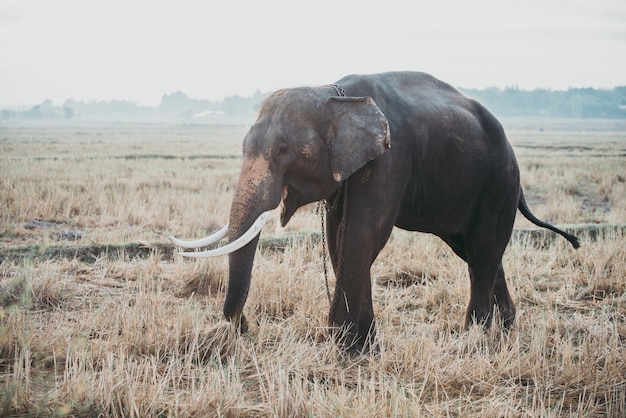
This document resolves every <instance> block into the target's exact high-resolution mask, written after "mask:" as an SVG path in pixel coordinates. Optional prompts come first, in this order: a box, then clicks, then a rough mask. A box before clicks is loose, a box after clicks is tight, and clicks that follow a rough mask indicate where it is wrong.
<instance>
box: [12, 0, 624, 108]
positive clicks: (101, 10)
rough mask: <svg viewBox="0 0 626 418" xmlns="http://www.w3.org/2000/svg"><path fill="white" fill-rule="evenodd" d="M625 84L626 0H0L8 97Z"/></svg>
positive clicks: (154, 100)
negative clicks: (357, 81) (355, 82)
mask: <svg viewBox="0 0 626 418" xmlns="http://www.w3.org/2000/svg"><path fill="white" fill-rule="evenodd" d="M407 69H410V70H419V71H426V72H429V73H431V74H433V75H435V76H436V77H439V78H441V79H443V80H444V81H447V82H449V83H450V84H452V85H454V86H457V87H467V88H473V87H477V88H483V87H487V86H496V87H508V86H513V85H517V86H519V87H520V88H523V89H535V88H538V87H541V88H551V89H567V88H568V87H608V88H610V87H614V86H616V85H625V84H626V1H624V0H593V1H592V0H563V1H561V0H526V1H523V2H521V1H509V0H433V1H428V0H420V1H408V0H404V1H397V0H377V1H369V0H348V1H342V0H332V1H326V0H317V1H306V2H299V1H295V0H291V1H282V0H263V1H258V0H257V1H237V0H221V1H212V0H197V1H192V0H176V1H167V2H165V1H157V0H121V1H119V0H107V1H92V0H55V1H47V0H0V104H5V105H6V104H20V103H22V104H37V103H41V102H42V101H43V100H44V99H46V98H50V99H52V100H53V101H54V102H55V103H56V104H61V103H62V102H63V101H64V100H65V99H67V98H73V99H76V100H86V101H91V100H94V99H99V100H112V99H120V100H132V101H135V102H137V103H139V104H146V105H156V104H158V103H159V101H160V99H161V96H162V95H163V94H164V93H172V92H175V91H179V90H180V91H183V92H184V93H186V94H187V95H189V96H191V97H194V98H203V99H211V100H220V99H222V98H223V97H224V96H226V95H233V94H239V95H244V96H247V95H251V94H253V93H254V91H255V90H256V89H260V90H261V91H263V92H266V91H272V90H275V89H278V88H282V87H291V86H296V85H319V84H326V83H330V82H333V81H336V80H337V79H339V78H340V77H342V76H343V75H345V74H350V73H372V72H380V71H389V70H407Z"/></svg>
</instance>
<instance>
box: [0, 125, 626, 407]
mask: <svg viewBox="0 0 626 418" xmlns="http://www.w3.org/2000/svg"><path fill="white" fill-rule="evenodd" d="M513 126H514V129H512V130H510V131H509V138H510V139H511V142H512V143H513V144H514V146H515V148H516V152H517V156H518V161H519V164H520V167H521V171H522V184H523V186H524V189H525V193H526V197H527V200H528V203H529V205H530V207H531V209H532V210H533V211H534V213H535V214H536V215H538V216H539V217H540V218H542V219H545V220H548V221H549V222H552V223H555V224H557V225H559V226H566V227H570V228H574V229H576V230H577V231H578V232H577V233H579V234H580V238H581V243H582V247H581V248H580V249H579V250H573V249H572V248H571V246H570V245H569V243H567V242H566V241H565V240H564V239H560V238H556V239H551V238H550V237H549V236H545V235H542V234H540V233H537V232H533V231H527V230H529V229H532V228H533V226H532V224H530V223H529V222H527V221H526V220H524V219H523V218H522V216H521V215H519V216H518V220H517V223H516V228H517V229H518V230H519V231H522V232H517V233H516V234H515V235H514V238H513V239H512V242H511V244H510V245H509V248H508V249H507V253H506V254H505V259H504V268H505V271H506V272H507V276H508V282H509V288H510V290H511V294H512V296H513V298H514V300H515V302H516V305H517V309H518V320H517V323H516V325H515V326H514V328H513V329H512V330H511V331H510V332H509V333H508V334H505V333H503V332H502V331H501V330H500V329H499V328H498V327H494V329H492V330H491V331H489V332H487V333H484V332H482V331H481V330H479V329H473V330H470V331H469V332H463V331H461V324H462V321H463V314H464V310H465V306H466V303H467V300H468V297H469V295H468V289H469V278H468V275H467V270H466V266H465V265H464V263H463V262H462V261H461V260H460V259H458V258H456V256H454V254H453V253H452V251H451V250H449V249H448V247H446V246H445V244H443V243H442V242H440V241H439V240H438V239H437V238H435V237H432V236H429V235H426V234H416V233H408V232H404V231H400V230H395V231H394V232H393V234H392V237H391V239H390V241H389V243H388V244H387V246H386V247H385V249H384V250H383V251H382V253H381V254H380V256H379V258H378V259H377V261H376V263H375V264H374V266H373V270H372V276H373V277H374V279H375V286H374V299H375V300H374V308H375V311H376V315H377V321H378V322H377V324H378V337H379V340H380V344H381V352H380V355H379V356H378V357H375V358H370V357H362V358H356V359H349V358H344V357H343V356H342V355H341V354H340V353H339V352H338V350H337V349H336V347H335V346H334V344H333V343H332V341H329V340H328V339H327V333H326V329H325V326H326V317H327V311H328V299H327V294H326V288H325V283H324V277H323V269H322V261H321V254H322V249H321V243H320V241H319V239H318V238H319V231H320V219H319V217H318V216H316V215H315V206H314V205H310V206H308V207H305V208H302V209H301V210H300V211H299V212H298V213H297V214H296V215H295V216H294V218H293V219H292V220H291V222H290V224H289V225H288V226H287V227H286V228H285V229H283V228H280V226H279V225H278V213H277V214H276V216H274V217H273V219H272V220H271V221H269V222H268V225H267V226H266V227H265V229H264V231H263V233H262V237H261V239H262V246H261V250H260V251H259V252H257V256H256V260H255V266H254V270H253V279H252V287H251V290H250V297H249V299H248V303H247V305H246V308H245V312H246V314H247V317H248V319H249V320H250V322H251V324H250V325H251V326H250V332H249V333H247V334H245V335H243V336H239V335H237V333H236V332H235V331H234V329H232V327H231V326H230V324H229V323H228V322H226V321H225V320H224V319H223V317H222V312H221V305H222V303H223V299H224V294H225V286H226V281H227V277H228V268H227V259H226V258H218V259H210V260H209V261H206V260H205V261H193V260H191V261H190V260H186V259H181V258H179V257H177V256H175V255H173V253H172V251H173V250H174V248H173V247H172V246H171V245H169V244H168V243H167V236H168V235H169V234H170V233H174V234H176V235H177V236H179V237H181V238H192V237H201V236H205V235H207V234H208V233H210V232H212V231H214V230H216V229H217V228H219V227H221V226H223V224H225V223H226V222H227V219H228V212H229V207H230V200H231V198H232V193H233V191H234V187H235V184H236V181H237V177H238V173H239V166H240V164H241V158H240V153H241V151H240V143H241V140H242V138H243V135H244V133H245V130H246V129H245V128H243V127H241V128H238V127H228V128H227V127H207V126H166V125H162V126H161V125H146V126H125V125H119V126H104V125H102V126H72V125H67V126H63V125H58V126H51V127H46V126H37V125H33V126H9V127H7V126H0V205H1V207H2V211H1V212H0V416H6V415H13V416H20V415H21V416H114V417H133V416H134V417H144V416H197V417H204V416H228V417H233V416H262V417H266V416H267V417H270V416H277V417H283V416H294V417H300V416H321V417H338V416H342V417H353V416H354V417H356V416H358V417H369V416H371V417H386V416H426V417H430V416H436V417H439V416H455V417H467V416H477V417H478V416H480V417H526V416H532V417H534V416H553V417H561V416H585V417H594V416H598V417H601V416H610V417H618V416H624V415H626V236H625V234H624V224H625V223H626V129H602V126H603V125H602V124H601V123H600V122H597V121H595V122H594V123H593V127H592V129H589V130H586V131H582V130H580V129H579V128H580V127H579V126H575V127H571V126H569V125H568V124H567V122H566V121H559V123H558V124H557V125H554V124H553V125H550V126H542V129H541V130H540V129H538V128H537V127H536V126H529V125H527V124H523V123H517V124H513ZM555 126H556V127H557V128H558V129H555ZM625 128H626V127H625ZM331 276H332V274H331ZM330 279H331V290H332V277H331V278H330Z"/></svg>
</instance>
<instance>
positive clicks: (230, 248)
mask: <svg viewBox="0 0 626 418" xmlns="http://www.w3.org/2000/svg"><path fill="white" fill-rule="evenodd" d="M269 213H270V211H267V212H263V213H262V214H261V215H260V216H259V217H258V218H257V220H256V221H254V223H253V224H252V226H251V227H250V228H249V229H248V230H247V231H246V232H244V233H243V234H242V235H241V236H240V237H239V238H237V239H236V240H234V241H233V242H231V243H229V244H227V245H225V246H223V247H220V248H216V249H214V250H207V251H200V252H181V253H178V254H179V255H182V256H184V257H194V258H208V257H217V256H220V255H225V254H229V253H232V252H234V251H237V250H238V249H240V248H241V247H243V246H244V245H246V244H247V243H249V242H250V241H252V239H253V238H254V237H256V236H257V235H258V234H259V233H260V232H261V229H263V226H264V225H265V221H266V220H267V217H268V215H269Z"/></svg>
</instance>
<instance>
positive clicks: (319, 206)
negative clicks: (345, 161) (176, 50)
mask: <svg viewBox="0 0 626 418" xmlns="http://www.w3.org/2000/svg"><path fill="white" fill-rule="evenodd" d="M322 202H323V203H322ZM326 211H328V208H327V206H326V202H325V201H321V200H320V201H319V202H317V209H316V210H315V212H316V213H318V212H319V214H320V219H321V220H322V266H323V267H324V280H325V282H326V296H328V303H329V304H330V303H331V299H330V286H328V264H327V263H326V228H325V224H324V212H326Z"/></svg>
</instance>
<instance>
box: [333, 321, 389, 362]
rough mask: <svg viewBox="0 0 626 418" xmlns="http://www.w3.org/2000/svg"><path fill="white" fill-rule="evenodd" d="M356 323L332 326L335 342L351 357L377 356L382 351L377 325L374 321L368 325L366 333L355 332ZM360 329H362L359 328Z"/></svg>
mask: <svg viewBox="0 0 626 418" xmlns="http://www.w3.org/2000/svg"><path fill="white" fill-rule="evenodd" d="M355 328H357V329H359V328H358V327H356V325H355V324H346V323H344V325H342V326H340V327H332V328H331V333H332V335H333V337H334V340H335V344H337V346H338V347H339V348H340V349H341V350H342V351H343V352H344V353H346V354H347V355H348V356H349V357H350V358H355V357H358V356H362V355H373V356H376V355H377V354H378V353H380V346H379V344H378V342H377V341H376V327H375V324H374V322H373V321H372V322H371V325H369V326H367V327H366V328H365V329H367V330H368V332H366V333H361V332H358V331H357V332H354V331H353V330H354V329H355ZM359 330H360V329H359Z"/></svg>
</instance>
